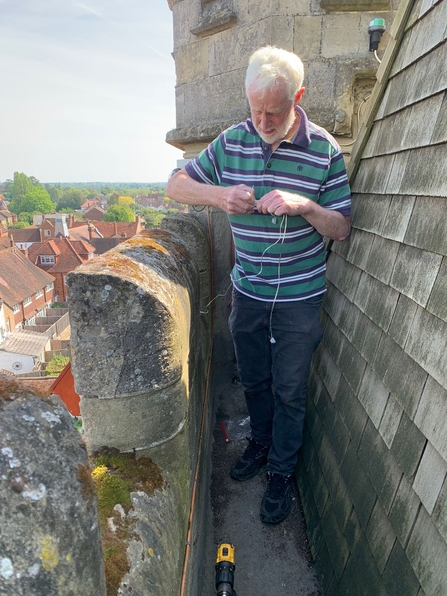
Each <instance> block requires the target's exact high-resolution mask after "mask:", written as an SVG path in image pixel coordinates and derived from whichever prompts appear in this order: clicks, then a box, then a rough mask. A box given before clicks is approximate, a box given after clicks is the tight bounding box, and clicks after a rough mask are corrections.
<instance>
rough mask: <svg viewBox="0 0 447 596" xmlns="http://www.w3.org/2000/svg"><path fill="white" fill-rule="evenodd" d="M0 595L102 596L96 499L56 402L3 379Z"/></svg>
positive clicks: (74, 435)
mask: <svg viewBox="0 0 447 596" xmlns="http://www.w3.org/2000/svg"><path fill="white" fill-rule="evenodd" d="M0 478H1V482H0V594H2V595H3V596H43V595H50V594H57V595H58V596H105V594H106V585H105V577H104V565H103V557H102V549H101V543H100V536H99V518H98V507H97V500H96V495H95V491H94V487H93V482H92V478H91V475H90V465H89V461H88V457H87V453H86V450H85V446H84V444H83V442H82V439H81V435H80V434H79V432H78V430H77V429H76V428H75V425H74V423H73V421H72V420H71V417H70V415H69V413H68V411H67V409H66V408H65V406H64V404H63V403H62V402H61V401H60V400H59V398H58V397H56V396H53V397H52V398H44V397H41V396H39V395H38V394H36V393H34V392H33V391H32V390H30V389H29V388H27V387H26V386H24V385H23V386H22V385H20V384H17V383H15V382H14V381H11V380H9V379H8V378H7V377H5V376H1V375H0Z"/></svg>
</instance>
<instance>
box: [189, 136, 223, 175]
mask: <svg viewBox="0 0 447 596" xmlns="http://www.w3.org/2000/svg"><path fill="white" fill-rule="evenodd" d="M224 144H225V137H224V133H221V134H220V135H219V136H218V137H217V138H216V139H214V141H213V142H212V143H210V144H209V145H208V147H207V148H206V149H204V150H203V151H201V152H200V153H199V155H197V156H196V157H194V159H192V160H191V161H190V162H188V163H187V164H186V166H185V170H186V173H187V174H188V176H189V177H190V178H192V179H193V180H195V181H196V182H201V183H203V184H213V185H215V186H217V185H219V184H220V179H221V175H220V173H221V171H222V169H221V164H220V163H219V162H220V159H221V156H222V155H223V154H224V151H223V147H224Z"/></svg>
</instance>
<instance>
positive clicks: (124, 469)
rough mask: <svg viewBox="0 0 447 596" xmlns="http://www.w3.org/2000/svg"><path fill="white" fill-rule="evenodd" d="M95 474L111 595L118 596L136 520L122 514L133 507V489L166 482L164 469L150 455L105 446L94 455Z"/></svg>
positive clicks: (151, 487) (148, 489) (127, 566)
mask: <svg viewBox="0 0 447 596" xmlns="http://www.w3.org/2000/svg"><path fill="white" fill-rule="evenodd" d="M92 468H93V469H92V478H93V482H94V483H95V486H96V490H97V493H98V502H99V518H100V525H101V539H102V545H103V551H104V564H105V572H106V582H107V596H116V594H118V589H119V586H120V584H121V581H122V579H123V577H124V576H125V575H126V573H127V572H128V571H129V569H130V563H129V560H128V557H127V545H128V540H129V539H130V538H131V537H132V536H134V533H133V527H132V526H133V522H132V520H131V519H130V518H129V516H127V515H125V516H124V515H122V514H121V513H120V511H119V508H117V509H115V507H116V506H117V505H119V506H121V507H122V509H123V510H124V512H125V513H128V512H129V510H130V509H131V508H132V499H131V493H132V492H134V491H144V492H145V493H147V494H151V493H152V492H153V491H154V490H155V489H156V488H161V487H162V485H163V477H162V475H161V472H160V469H159V468H158V466H156V465H155V464H154V463H153V462H152V460H151V459H150V458H148V457H141V458H139V459H137V458H136V457H135V454H129V453H120V452H119V451H118V450H117V449H109V448H104V449H103V450H101V452H98V453H96V454H94V455H93V457H92Z"/></svg>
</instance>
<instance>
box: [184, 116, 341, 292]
mask: <svg viewBox="0 0 447 596" xmlns="http://www.w3.org/2000/svg"><path fill="white" fill-rule="evenodd" d="M296 109H297V111H298V113H299V115H300V124H299V128H298V130H297V132H296V134H295V135H294V136H293V138H292V139H290V140H285V141H282V142H281V144H280V145H279V147H277V149H276V150H275V151H273V152H272V147H271V146H270V145H269V144H268V143H265V142H264V141H263V140H262V139H261V138H260V136H259V134H258V133H257V132H256V130H255V128H254V127H253V124H252V121H251V119H250V118H249V119H248V120H246V121H245V122H241V123H240V124H237V125H235V126H232V127H231V128H229V129H227V130H226V131H224V132H222V133H221V134H220V135H219V136H218V137H217V138H216V139H215V140H214V141H213V142H212V143H211V144H210V145H209V146H208V147H207V148H206V149H205V150H204V151H202V152H201V153H200V154H199V155H198V156H197V157H195V158H194V159H193V160H192V161H191V162H189V163H188V164H187V165H186V167H185V169H186V172H187V174H188V175H189V176H190V177H191V178H193V179H194V180H196V181H198V182H202V183H205V184H212V185H219V186H232V185H236V184H246V185H247V186H250V187H253V188H254V190H255V196H256V199H257V200H258V199H260V198H261V197H262V196H264V195H265V194H267V193H268V192H270V191H272V190H274V189H278V190H285V191H288V192H293V193H297V194H300V195H302V196H304V197H307V198H309V199H311V200H312V201H315V202H316V203H318V204H319V205H321V206H322V207H325V208H327V209H333V210H335V211H339V212H340V213H342V214H343V215H349V214H350V205H351V199H350V189H349V184H348V179H347V175H346V169H345V164H344V160H343V156H342V153H341V151H340V148H339V146H338V144H337V143H336V141H335V140H334V139H333V137H332V136H331V135H330V134H329V133H328V132H327V131H325V130H324V129H323V128H321V127H319V126H317V125H315V124H313V123H312V122H310V121H309V120H308V118H307V116H306V113H305V112H304V110H303V109H302V108H300V107H299V106H297V107H296ZM228 218H229V220H230V225H231V229H232V232H233V238H234V245H235V249H236V254H235V265H234V268H233V271H232V273H231V278H232V281H233V285H234V286H235V287H236V288H237V289H238V290H239V291H240V292H242V293H243V294H245V295H247V296H250V297H251V298H254V299H256V300H263V301H266V302H272V301H274V300H276V301H277V302H290V301H295V300H304V299H306V298H311V297H312V296H316V295H318V294H321V293H323V292H324V291H325V290H326V282H325V270H326V265H325V256H326V249H325V243H324V239H323V237H322V236H321V234H320V233H319V232H317V230H316V229H315V228H314V227H312V226H311V225H310V224H309V223H308V222H307V221H306V220H305V219H304V218H303V217H301V216H294V217H292V216H276V217H275V216H272V215H266V214H262V213H259V212H258V211H257V210H256V207H255V209H254V211H253V214H249V215H229V216H228Z"/></svg>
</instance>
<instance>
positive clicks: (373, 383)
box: [358, 366, 390, 428]
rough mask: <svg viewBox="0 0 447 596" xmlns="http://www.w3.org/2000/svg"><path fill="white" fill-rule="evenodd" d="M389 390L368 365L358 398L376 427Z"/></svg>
mask: <svg viewBox="0 0 447 596" xmlns="http://www.w3.org/2000/svg"><path fill="white" fill-rule="evenodd" d="M389 393H390V392H389V390H388V389H387V388H386V387H385V385H384V384H383V383H382V381H381V380H380V378H379V377H378V375H377V374H376V373H375V372H374V370H373V369H372V368H371V367H369V366H368V367H366V370H365V374H364V376H363V380H362V384H361V386H360V389H359V392H358V398H359V400H360V402H361V403H362V405H363V407H364V408H365V410H366V412H367V413H368V416H369V417H370V419H371V421H372V423H373V424H374V426H375V427H376V428H379V424H380V421H381V420H382V416H383V412H384V410H385V407H386V405H387V402H388V396H389Z"/></svg>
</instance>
